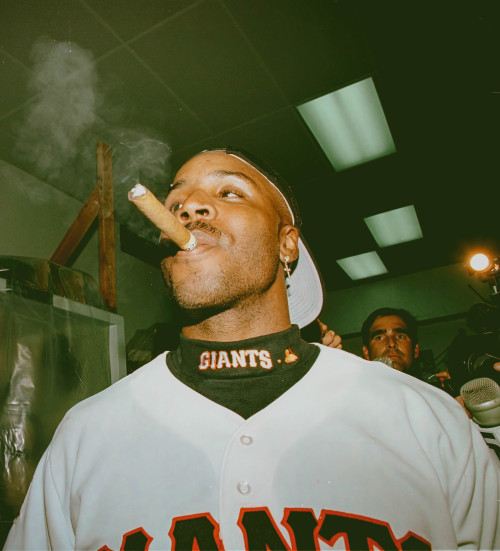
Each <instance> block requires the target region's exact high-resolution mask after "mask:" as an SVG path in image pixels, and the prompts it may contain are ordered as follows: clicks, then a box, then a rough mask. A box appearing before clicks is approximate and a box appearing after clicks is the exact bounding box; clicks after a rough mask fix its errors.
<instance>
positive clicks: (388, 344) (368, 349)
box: [363, 316, 418, 371]
mask: <svg viewBox="0 0 500 551" xmlns="http://www.w3.org/2000/svg"><path fill="white" fill-rule="evenodd" d="M363 355H364V357H365V358H366V359H367V360H373V359H375V358H378V357H380V356H386V357H388V358H390V359H391V360H392V364H393V366H394V368H395V369H397V370H398V371H408V370H409V369H410V367H411V365H412V363H413V361H414V360H415V358H417V357H418V344H416V345H414V344H413V342H412V340H411V338H410V336H409V335H408V326H407V325H406V323H405V321H403V319H402V318H400V317H399V316H382V317H379V318H376V319H375V321H374V322H373V324H372V326H371V327H370V332H369V342H368V346H365V345H363Z"/></svg>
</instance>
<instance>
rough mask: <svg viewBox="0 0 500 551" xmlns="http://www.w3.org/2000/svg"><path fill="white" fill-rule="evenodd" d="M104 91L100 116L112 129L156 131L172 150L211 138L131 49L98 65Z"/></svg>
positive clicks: (116, 54) (205, 129)
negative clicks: (113, 127) (120, 127)
mask: <svg viewBox="0 0 500 551" xmlns="http://www.w3.org/2000/svg"><path fill="white" fill-rule="evenodd" d="M98 73H99V80H100V82H101V86H102V89H103V104H102V107H101V110H100V115H101V117H102V119H103V120H105V121H108V122H109V123H110V124H111V125H121V126H123V127H127V128H135V129H137V130H140V131H146V132H147V130H148V129H155V132H156V133H159V134H160V135H161V136H162V137H163V138H164V139H165V140H167V141H168V143H169V145H170V147H172V148H174V149H177V148H179V147H184V146H185V145H187V144H188V143H190V142H191V141H194V140H200V139H202V138H205V137H206V136H208V129H207V128H206V127H205V126H204V125H203V124H202V122H201V121H200V120H199V119H197V118H196V116H194V115H193V114H192V113H191V112H190V111H189V110H187V109H185V108H184V107H183V105H182V104H181V103H179V102H178V101H177V99H176V98H175V97H174V96H172V94H171V93H170V92H169V91H168V90H167V88H166V87H165V86H164V85H163V84H162V83H160V82H159V81H158V80H157V79H156V78H155V77H154V76H153V75H152V74H151V72H150V71H148V70H147V69H146V68H145V67H144V66H143V64H142V63H141V62H140V61H138V59H137V58H136V57H135V56H134V55H133V54H132V53H130V52H129V51H128V50H127V49H125V48H124V49H121V50H119V51H117V52H115V53H114V54H113V55H111V56H109V57H106V58H105V59H102V60H101V61H99V63H98Z"/></svg>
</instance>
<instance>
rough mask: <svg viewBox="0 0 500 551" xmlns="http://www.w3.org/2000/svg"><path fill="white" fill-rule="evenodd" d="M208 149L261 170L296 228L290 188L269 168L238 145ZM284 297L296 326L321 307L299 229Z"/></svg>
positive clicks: (313, 267) (297, 215) (320, 285)
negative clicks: (279, 197)
mask: <svg viewBox="0 0 500 551" xmlns="http://www.w3.org/2000/svg"><path fill="white" fill-rule="evenodd" d="M210 151H222V152H224V153H226V154H227V155H232V156H233V157H237V158H238V159H240V160H241V161H243V162H244V163H246V164H248V165H250V166H252V167H253V168H254V169H255V170H257V171H258V172H259V173H260V174H262V176H264V178H265V179H266V180H267V181H268V182H269V183H270V184H271V185H272V186H273V187H274V188H275V189H276V190H277V191H278V192H279V194H280V195H281V197H282V198H283V201H284V202H285V204H286V206H287V207H288V210H289V212H290V215H291V217H292V223H293V225H294V226H295V227H296V228H297V229H299V230H300V229H301V226H302V219H301V217H300V212H299V206H298V203H297V200H296V198H295V195H294V193H293V191H292V188H291V187H290V185H289V184H288V182H286V180H284V179H283V178H282V177H281V176H280V175H279V174H278V173H277V172H276V171H275V170H274V169H273V168H271V167H270V166H269V165H267V164H266V163H264V162H263V161H261V160H260V159H256V158H255V157H254V156H252V155H250V154H249V153H247V152H244V151H242V150H241V149H234V148H232V147H214V148H211V149H205V150H204V151H202V152H201V153H207V152H210ZM287 297H288V309H289V312H290V321H291V322H292V323H294V324H297V325H298V326H299V327H305V326H306V325H309V323H311V322H312V321H314V320H315V319H316V318H317V317H318V316H319V313H320V312H321V309H322V307H323V283H322V281H321V277H320V274H319V270H318V268H317V266H316V263H315V261H314V258H313V256H312V253H311V251H310V250H309V247H308V245H307V243H306V241H305V240H304V237H303V236H302V232H301V235H300V236H299V258H298V260H297V262H294V263H293V266H292V275H291V277H290V278H288V279H287Z"/></svg>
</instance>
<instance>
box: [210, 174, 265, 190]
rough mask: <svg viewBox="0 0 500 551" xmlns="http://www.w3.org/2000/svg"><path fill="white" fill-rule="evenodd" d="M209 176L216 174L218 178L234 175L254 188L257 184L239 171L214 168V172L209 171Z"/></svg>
mask: <svg viewBox="0 0 500 551" xmlns="http://www.w3.org/2000/svg"><path fill="white" fill-rule="evenodd" d="M209 176H217V177H218V178H226V177H228V176H235V177H236V178H240V179H242V180H244V181H245V182H247V183H248V184H250V185H251V186H253V187H254V188H257V184H256V183H255V182H254V181H253V180H252V178H250V176H247V175H246V174H245V173H243V172H239V171H232V170H214V172H211V173H210V174H209Z"/></svg>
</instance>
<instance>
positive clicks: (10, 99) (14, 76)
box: [0, 50, 30, 120]
mask: <svg viewBox="0 0 500 551" xmlns="http://www.w3.org/2000/svg"><path fill="white" fill-rule="evenodd" d="M29 77H30V72H29V71H28V70H27V69H26V68H25V67H24V66H23V65H22V64H21V63H19V62H17V61H15V60H13V59H12V58H11V57H10V56H9V55H6V54H5V53H4V52H2V51H1V50H0V97H1V98H2V101H0V120H2V118H3V117H5V115H7V114H8V113H10V112H12V111H13V110H15V109H17V107H18V106H19V105H21V104H22V103H24V102H25V101H27V100H28V98H29V96H30V94H29V92H28V80H29Z"/></svg>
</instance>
